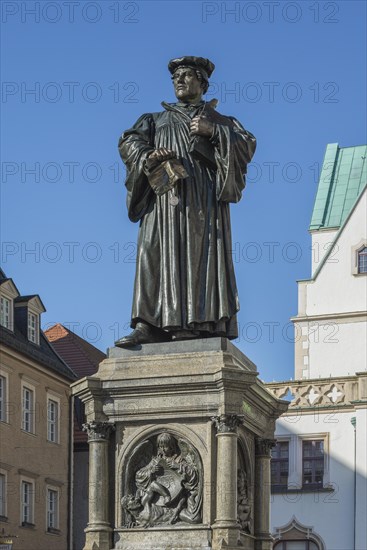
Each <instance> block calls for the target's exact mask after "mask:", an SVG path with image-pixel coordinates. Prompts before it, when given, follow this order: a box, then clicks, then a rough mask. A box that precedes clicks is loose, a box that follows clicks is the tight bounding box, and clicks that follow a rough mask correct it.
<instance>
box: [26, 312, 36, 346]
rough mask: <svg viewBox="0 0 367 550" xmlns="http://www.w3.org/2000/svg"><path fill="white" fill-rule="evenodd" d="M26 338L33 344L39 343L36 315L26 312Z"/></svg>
mask: <svg viewBox="0 0 367 550" xmlns="http://www.w3.org/2000/svg"><path fill="white" fill-rule="evenodd" d="M28 340H29V341H30V342H33V343H34V344H38V343H39V326H38V315H36V314H35V313H31V312H28Z"/></svg>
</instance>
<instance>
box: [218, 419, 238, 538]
mask: <svg viewBox="0 0 367 550" xmlns="http://www.w3.org/2000/svg"><path fill="white" fill-rule="evenodd" d="M213 420H214V422H215V424H216V428H217V483H216V519H215V522H214V525H213V549H216V548H222V545H223V542H224V543H225V544H226V548H230V547H231V546H237V542H238V540H239V533H240V525H239V523H238V521H237V439H238V435H237V427H238V426H239V425H240V424H241V422H242V417H241V416H239V415H236V414H222V415H220V416H216V417H214V418H213Z"/></svg>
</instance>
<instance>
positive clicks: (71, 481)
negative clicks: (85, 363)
mask: <svg viewBox="0 0 367 550" xmlns="http://www.w3.org/2000/svg"><path fill="white" fill-rule="evenodd" d="M69 403H70V405H69V406H70V411H69V412H70V414H69V418H70V427H69V483H68V485H69V529H68V541H67V545H68V548H69V550H73V538H74V537H73V515H74V514H73V501H74V498H73V497H74V460H73V458H74V457H73V453H74V396H73V395H71V396H70V401H69Z"/></svg>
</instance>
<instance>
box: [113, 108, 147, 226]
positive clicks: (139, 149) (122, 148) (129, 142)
mask: <svg viewBox="0 0 367 550" xmlns="http://www.w3.org/2000/svg"><path fill="white" fill-rule="evenodd" d="M118 148H119V152H120V155H121V158H122V160H123V162H124V163H125V165H126V170H127V175H126V182H125V185H126V188H127V199H126V202H127V208H128V215H129V219H130V220H131V221H132V222H137V221H139V220H140V219H141V218H142V217H143V216H144V214H145V213H146V211H147V209H148V208H149V205H150V204H151V202H152V201H153V200H154V191H153V189H152V188H151V186H150V185H149V182H148V179H147V176H146V174H145V173H144V162H145V160H146V158H147V156H148V155H149V154H150V153H151V152H152V151H153V150H154V120H153V116H152V114H145V115H142V116H141V117H140V118H139V119H138V120H137V122H136V123H135V124H134V126H133V127H132V128H130V129H129V130H126V132H124V133H123V134H122V136H121V138H120V140H119V144H118Z"/></svg>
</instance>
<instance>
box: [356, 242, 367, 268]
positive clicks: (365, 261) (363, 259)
mask: <svg viewBox="0 0 367 550" xmlns="http://www.w3.org/2000/svg"><path fill="white" fill-rule="evenodd" d="M358 273H367V246H365V247H364V248H362V249H361V250H358Z"/></svg>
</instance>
